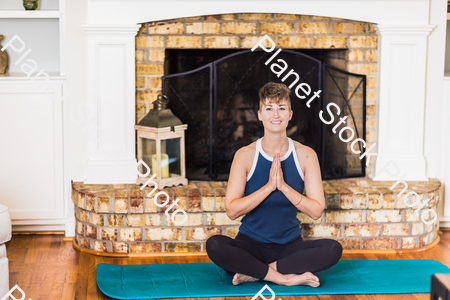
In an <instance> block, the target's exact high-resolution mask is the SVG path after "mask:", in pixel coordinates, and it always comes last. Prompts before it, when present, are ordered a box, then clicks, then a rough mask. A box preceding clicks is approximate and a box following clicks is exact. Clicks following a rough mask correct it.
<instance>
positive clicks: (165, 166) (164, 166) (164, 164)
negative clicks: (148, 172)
mask: <svg viewBox="0 0 450 300" xmlns="http://www.w3.org/2000/svg"><path fill="white" fill-rule="evenodd" d="M156 166H157V160H156V154H153V155H152V172H153V174H155V173H157V171H156V170H157V168H156ZM167 177H169V155H167V154H166V153H161V178H167Z"/></svg>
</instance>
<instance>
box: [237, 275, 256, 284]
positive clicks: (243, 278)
mask: <svg viewBox="0 0 450 300" xmlns="http://www.w3.org/2000/svg"><path fill="white" fill-rule="evenodd" d="M258 280H259V279H258V278H255V277H252V276H248V275H244V274H241V273H236V274H234V277H233V285H238V284H241V283H244V282H253V281H258Z"/></svg>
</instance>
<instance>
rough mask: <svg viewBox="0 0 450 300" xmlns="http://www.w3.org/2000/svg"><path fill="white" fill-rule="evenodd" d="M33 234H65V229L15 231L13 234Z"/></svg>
mask: <svg viewBox="0 0 450 300" xmlns="http://www.w3.org/2000/svg"><path fill="white" fill-rule="evenodd" d="M33 234H58V235H59V234H60V235H64V231H13V232H12V235H33Z"/></svg>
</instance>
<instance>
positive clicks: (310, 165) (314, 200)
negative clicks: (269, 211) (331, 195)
mask: <svg viewBox="0 0 450 300" xmlns="http://www.w3.org/2000/svg"><path fill="white" fill-rule="evenodd" d="M305 149H307V150H306V151H305V150H303V152H304V159H303V161H304V162H305V174H304V175H305V192H306V197H305V196H302V195H301V194H300V193H298V192H297V191H296V190H294V189H293V188H291V187H290V186H289V185H287V184H286V183H284V184H283V185H282V188H281V191H282V192H283V194H284V195H285V196H286V197H287V198H288V199H289V200H290V201H291V202H292V205H295V204H297V203H298V202H299V201H300V199H302V201H301V202H300V204H298V205H297V209H299V210H300V211H302V212H304V213H305V214H307V215H308V216H310V217H311V218H313V219H314V220H317V219H319V218H320V216H322V212H323V210H324V209H325V197H324V194H323V186H322V178H321V175H320V165H319V160H318V159H317V154H316V152H314V150H312V149H311V148H306V147H305ZM280 171H281V170H280ZM302 197H303V198H302Z"/></svg>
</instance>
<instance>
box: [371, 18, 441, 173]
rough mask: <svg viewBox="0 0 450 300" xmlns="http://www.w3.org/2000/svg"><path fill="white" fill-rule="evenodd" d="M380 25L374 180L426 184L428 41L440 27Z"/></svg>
mask: <svg viewBox="0 0 450 300" xmlns="http://www.w3.org/2000/svg"><path fill="white" fill-rule="evenodd" d="M374 27H375V29H376V31H377V34H378V62H379V64H378V66H379V69H378V83H379V85H378V88H379V90H378V96H379V102H378V103H379V106H378V142H377V146H378V151H377V153H378V157H376V158H375V175H374V178H373V179H374V180H398V179H400V178H401V179H403V180H425V181H426V180H428V179H427V176H426V161H425V157H424V155H423V153H424V144H423V143H424V128H425V112H424V110H425V87H426V83H425V80H426V66H427V37H428V35H429V34H430V32H431V31H432V30H433V28H434V27H435V25H415V24H405V25H385V24H379V25H375V26H374ZM372 152H373V151H372ZM383 170H384V171H383ZM386 170H387V171H386ZM397 170H399V171H397ZM390 174H391V175H390ZM392 174H394V176H392ZM395 174H398V175H395ZM371 177H372V174H371Z"/></svg>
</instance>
